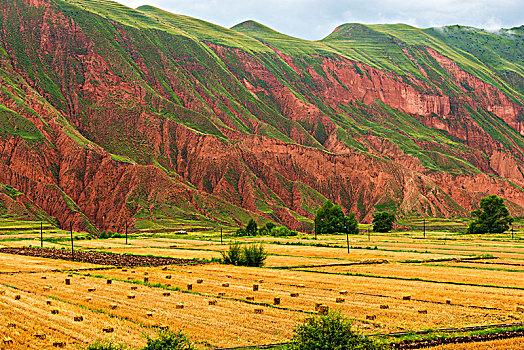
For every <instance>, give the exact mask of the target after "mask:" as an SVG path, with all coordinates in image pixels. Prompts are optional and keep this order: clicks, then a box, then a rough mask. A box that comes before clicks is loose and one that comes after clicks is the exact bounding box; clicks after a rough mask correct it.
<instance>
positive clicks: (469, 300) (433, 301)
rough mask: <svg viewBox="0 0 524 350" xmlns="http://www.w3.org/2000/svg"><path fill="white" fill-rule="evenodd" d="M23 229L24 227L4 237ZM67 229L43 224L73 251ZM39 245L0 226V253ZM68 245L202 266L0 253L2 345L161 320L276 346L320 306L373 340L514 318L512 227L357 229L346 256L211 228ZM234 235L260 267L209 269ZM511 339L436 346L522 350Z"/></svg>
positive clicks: (125, 336)
mask: <svg viewBox="0 0 524 350" xmlns="http://www.w3.org/2000/svg"><path fill="white" fill-rule="evenodd" d="M31 225H32V226H31ZM27 226H30V227H33V228H34V229H33V230H20V231H17V230H14V229H13V228H16V227H27ZM3 228H4V229H5V230H3ZM68 234H69V233H68V232H64V231H60V230H56V229H47V230H46V232H45V233H44V237H45V241H44V243H43V245H44V247H48V248H51V247H53V248H58V249H60V248H63V249H70V242H69V241H68V240H67V238H68ZM39 238H40V231H39V224H37V223H31V222H17V221H15V220H8V219H5V220H2V221H1V222H0V247H26V246H29V245H32V246H40V241H39ZM76 238H77V240H75V241H74V245H75V248H76V249H78V250H84V251H99V252H112V253H125V254H136V255H154V256H161V257H175V258H183V259H201V260H205V261H207V263H206V264H184V265H170V266H165V267H162V266H159V267H115V266H111V265H96V264H89V263H80V262H73V261H65V260H52V259H45V258H38V257H30V256H21V255H12V254H4V253H0V309H1V310H2V312H1V313H0V338H2V339H0V340H3V341H4V343H3V344H0V348H5V349H20V348H28V349H52V348H55V347H56V346H59V345H64V346H65V348H69V349H77V348H78V347H77V346H78V345H79V346H86V345H87V344H89V343H91V342H93V341H95V340H98V339H118V340H119V341H122V342H124V343H126V344H128V345H130V346H134V347H139V346H141V345H144V344H145V338H144V334H151V335H153V334H154V333H155V327H159V326H168V327H169V328H170V329H172V330H176V329H183V330H184V332H185V333H186V334H187V335H188V336H189V337H190V338H191V339H192V340H193V341H194V342H195V343H196V345H197V347H199V348H202V349H212V348H221V347H234V346H248V345H260V344H271V343H282V342H287V341H289V339H290V338H291V336H292V332H293V327H295V326H296V325H297V324H298V323H300V322H301V321H302V320H304V319H305V318H307V317H308V316H309V315H311V314H314V313H316V310H315V305H316V304H317V303H322V304H324V305H327V306H329V308H331V309H336V308H338V309H340V310H341V311H342V313H343V314H344V315H346V316H347V317H349V318H351V319H352V320H354V323H353V325H354V328H355V329H357V330H358V331H360V332H362V333H364V334H371V335H375V336H376V335H377V334H378V333H392V332H407V331H420V330H428V329H432V330H437V329H444V328H451V327H456V328H462V327H469V326H481V325H498V324H516V325H517V326H519V324H520V326H523V324H522V322H524V312H522V310H523V309H522V308H523V307H524V278H523V277H524V236H523V233H522V232H516V234H515V237H514V238H513V239H511V237H509V236H508V235H499V236H490V237H477V236H475V237H471V236H466V235H461V234H452V233H447V232H443V231H432V232H427V234H426V236H425V238H424V237H423V235H422V233H421V232H418V231H417V232H395V233H390V234H381V235H377V234H371V235H370V236H369V237H368V235H367V233H365V234H362V235H356V236H351V237H350V239H349V252H348V247H347V241H346V237H345V236H323V237H318V239H317V240H314V239H313V237H310V236H307V235H299V236H297V237H290V238H273V237H254V238H233V237H231V236H230V235H229V232H225V233H224V240H223V243H221V239H220V231H211V230H210V231H201V232H198V233H191V232H190V233H189V234H188V235H175V234H171V233H147V232H138V233H135V234H132V235H130V236H129V239H128V244H126V240H125V238H111V239H104V240H101V239H97V240H90V239H85V238H86V237H85V236H84V234H81V233H78V234H76ZM232 241H235V242H237V241H238V242H244V243H252V242H257V243H261V244H263V245H264V248H265V249H266V251H267V252H268V253H269V254H270V255H269V257H268V260H267V263H266V267H264V268H249V267H238V266H228V265H223V264H220V263H218V262H216V261H217V260H218V259H219V258H220V257H221V254H220V252H222V251H224V250H226V249H227V247H228V245H227V243H229V242H232ZM66 280H69V281H70V283H69V284H66ZM109 281H111V282H109ZM257 288H258V290H255V289H257ZM275 298H280V303H279V304H278V305H275V301H274V300H275ZM337 299H338V300H337ZM78 316H82V318H81V319H80V318H78ZM75 317H76V320H75ZM433 332H434V331H433ZM437 333H439V334H450V335H452V334H458V333H460V332H459V331H455V332H453V331H447V332H437ZM385 339H386V340H385V341H391V339H390V337H386V338H385ZM522 342H523V338H514V339H506V340H495V341H489V342H483V343H473V344H456V345H445V346H441V347H439V349H440V348H442V349H517V348H519V349H520V348H522V346H523V343H522ZM60 343H64V344H60Z"/></svg>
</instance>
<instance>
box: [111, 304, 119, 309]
mask: <svg viewBox="0 0 524 350" xmlns="http://www.w3.org/2000/svg"><path fill="white" fill-rule="evenodd" d="M117 307H118V305H116V304H115V303H111V304H109V308H110V309H111V310H114V309H116V308H117Z"/></svg>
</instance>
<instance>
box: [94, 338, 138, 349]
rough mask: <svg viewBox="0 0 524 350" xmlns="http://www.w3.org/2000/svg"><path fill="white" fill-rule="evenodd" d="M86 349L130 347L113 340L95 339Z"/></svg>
mask: <svg viewBox="0 0 524 350" xmlns="http://www.w3.org/2000/svg"><path fill="white" fill-rule="evenodd" d="M84 349H85V350H127V349H129V347H128V346H127V345H124V344H121V343H114V342H113V341H112V340H104V341H95V342H94V343H91V344H89V345H88V346H87V348H84Z"/></svg>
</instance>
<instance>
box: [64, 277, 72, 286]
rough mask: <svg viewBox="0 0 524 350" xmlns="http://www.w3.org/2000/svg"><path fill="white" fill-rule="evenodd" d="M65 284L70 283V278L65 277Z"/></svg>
mask: <svg viewBox="0 0 524 350" xmlns="http://www.w3.org/2000/svg"><path fill="white" fill-rule="evenodd" d="M65 284H66V286H69V285H70V284H71V278H66V279H65Z"/></svg>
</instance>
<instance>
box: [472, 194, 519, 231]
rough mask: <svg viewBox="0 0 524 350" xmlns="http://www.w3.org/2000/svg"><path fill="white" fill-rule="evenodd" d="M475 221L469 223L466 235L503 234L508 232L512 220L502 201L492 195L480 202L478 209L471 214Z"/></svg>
mask: <svg viewBox="0 0 524 350" xmlns="http://www.w3.org/2000/svg"><path fill="white" fill-rule="evenodd" d="M471 215H472V216H473V217H475V218H476V219H475V220H474V221H472V222H470V224H469V226H468V233H470V234H482V233H503V232H505V231H507V230H509V225H511V223H512V222H513V218H512V217H511V216H509V211H508V209H507V208H506V205H505V204H504V199H502V198H500V197H497V196H495V195H494V194H492V195H490V196H487V197H484V198H482V199H481V200H480V209H477V210H474V211H472V212H471Z"/></svg>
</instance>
